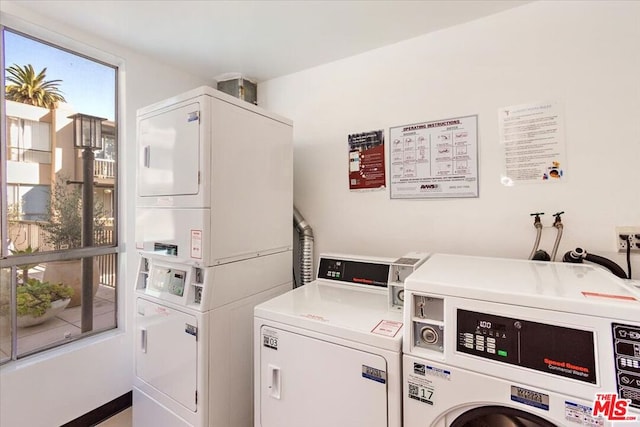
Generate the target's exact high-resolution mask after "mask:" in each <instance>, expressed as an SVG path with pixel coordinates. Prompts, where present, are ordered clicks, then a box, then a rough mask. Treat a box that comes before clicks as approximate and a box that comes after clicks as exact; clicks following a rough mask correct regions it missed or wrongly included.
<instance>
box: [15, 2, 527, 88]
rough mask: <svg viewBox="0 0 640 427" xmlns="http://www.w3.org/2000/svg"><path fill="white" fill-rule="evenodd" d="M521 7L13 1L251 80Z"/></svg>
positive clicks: (191, 65)
mask: <svg viewBox="0 0 640 427" xmlns="http://www.w3.org/2000/svg"><path fill="white" fill-rule="evenodd" d="M528 2H529V1H520V0H428V1H400V0H398V1H382V0H376V1H341V0H328V1H311V0H300V1H155V0H146V1H131V0H130V1H125V0H118V1H107V0H102V1H85V0H73V1H62V0H50V1H34V0H21V1H16V2H15V3H16V4H18V5H19V6H21V7H22V8H26V9H31V10H33V11H34V12H37V13H39V14H41V15H43V16H45V17H48V18H51V19H52V20H55V21H57V22H58V23H61V24H64V25H68V26H72V27H76V28H78V29H80V30H82V31H84V32H87V33H90V34H95V35H96V36H99V37H100V38H103V39H106V40H108V41H110V42H112V43H116V44H119V45H122V46H126V47H128V48H130V49H133V50H136V51H138V52H141V53H143V54H145V55H148V56H151V57H154V58H156V59H158V60H160V61H163V62H167V63H171V64H174V65H177V66H179V67H181V68H183V69H188V70H189V71H190V72H192V73H194V74H196V75H199V76H201V77H203V78H206V79H210V78H218V79H219V77H221V76H222V75H224V74H227V73H240V74H241V75H243V76H244V77H247V78H252V79H254V80H255V81H258V82H260V81H263V80H268V79H271V78H274V77H278V76H282V75H286V74H290V73H293V72H296V71H300V70H303V69H306V68H310V67H314V66H317V65H320V64H324V63H327V62H331V61H335V60H338V59H341V58H345V57H348V56H352V55H355V54H358V53H362V52H365V51H368V50H371V49H375V48H378V47H382V46H385V45H389V44H393V43H396V42H398V41H401V40H406V39H409V38H412V37H416V36H419V35H422V34H425V33H429V32H432V31H436V30H439V29H442V28H446V27H450V26H453V25H457V24H460V23H463V22H468V21H472V20H475V19H478V18H481V17H484V16H487V15H491V14H494V13H498V12H500V11H503V10H506V9H509V8H512V7H516V6H520V5H522V4H525V3H528Z"/></svg>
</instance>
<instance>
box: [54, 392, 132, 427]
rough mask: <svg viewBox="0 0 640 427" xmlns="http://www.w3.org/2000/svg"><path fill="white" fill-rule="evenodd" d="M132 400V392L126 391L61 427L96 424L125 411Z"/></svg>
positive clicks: (85, 426) (80, 426)
mask: <svg viewBox="0 0 640 427" xmlns="http://www.w3.org/2000/svg"><path fill="white" fill-rule="evenodd" d="M131 402H132V392H128V393H125V394H123V395H122V396H120V397H116V398H115V399H113V400H112V401H111V402H107V403H105V404H104V405H102V406H100V407H99V408H96V409H94V410H93V411H91V412H88V413H86V414H84V415H82V416H80V417H78V418H76V419H75V420H73V421H69V422H68V423H66V424H64V425H62V426H61V427H87V426H94V425H96V424H98V423H101V422H102V421H104V420H106V419H107V418H110V417H112V416H114V415H115V414H117V413H118V412H121V411H124V410H125V409H127V408H128V407H130V406H131Z"/></svg>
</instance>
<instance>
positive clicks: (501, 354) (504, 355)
mask: <svg viewBox="0 0 640 427" xmlns="http://www.w3.org/2000/svg"><path fill="white" fill-rule="evenodd" d="M498 356H502V357H507V352H506V350H498Z"/></svg>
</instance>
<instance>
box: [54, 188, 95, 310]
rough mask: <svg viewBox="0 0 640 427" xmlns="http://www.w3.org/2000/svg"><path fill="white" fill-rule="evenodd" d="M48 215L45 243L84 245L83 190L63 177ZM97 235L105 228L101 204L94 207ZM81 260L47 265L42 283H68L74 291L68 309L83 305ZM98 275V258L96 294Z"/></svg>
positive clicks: (60, 246) (66, 246)
mask: <svg viewBox="0 0 640 427" xmlns="http://www.w3.org/2000/svg"><path fill="white" fill-rule="evenodd" d="M47 212H48V215H47V216H46V218H45V221H46V222H45V223H44V224H43V225H42V229H43V231H44V232H45V233H44V242H45V243H46V244H47V245H49V246H50V247H52V249H54V250H59V249H73V248H79V247H81V246H82V220H83V219H82V191H81V189H80V187H79V186H74V185H72V184H69V183H68V181H67V180H66V179H65V178H64V177H58V179H57V180H56V182H55V184H54V186H53V189H52V195H51V201H50V203H49V209H48V210H47ZM93 222H94V223H93V229H94V233H96V234H102V232H103V231H104V228H105V214H104V207H103V206H102V204H100V203H97V204H96V205H95V206H94V215H93ZM80 265H81V261H80V260H78V259H75V260H66V261H54V262H48V263H47V264H46V266H45V271H44V275H43V280H45V281H49V282H53V283H59V282H62V283H65V284H67V285H69V286H71V287H72V288H73V290H74V296H73V298H72V299H71V302H70V303H69V307H75V306H77V305H79V304H80V302H81V295H82V277H81V272H82V270H81V266H80ZM98 281H99V272H98V267H97V259H96V258H94V267H93V294H94V295H95V293H96V291H97V290H98Z"/></svg>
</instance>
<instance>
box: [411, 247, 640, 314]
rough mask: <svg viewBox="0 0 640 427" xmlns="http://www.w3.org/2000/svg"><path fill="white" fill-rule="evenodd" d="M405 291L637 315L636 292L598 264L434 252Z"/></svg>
mask: <svg viewBox="0 0 640 427" xmlns="http://www.w3.org/2000/svg"><path fill="white" fill-rule="evenodd" d="M405 289H406V290H410V291H418V292H421V293H428V294H436V295H446V296H455V297H460V298H468V299H477V300H482V301H491V302H495V303H504V304H512V305H523V306H527V307H537V308H542V309H548V310H556V311H564V312H570V313H581V314H584V315H593V316H601V317H614V318H617V319H621V320H623V319H624V320H634V321H635V320H637V319H638V317H639V316H640V292H639V291H638V290H637V289H635V288H634V287H633V286H631V285H630V284H629V283H627V281H625V280H622V279H619V278H618V277H616V276H614V275H613V274H611V273H610V272H608V271H606V270H604V269H603V268H600V267H598V266H592V265H586V264H570V263H556V262H544V261H529V260H518V259H502V258H485V257H475V256H464V255H447V254H435V255H432V256H431V258H429V259H428V260H427V261H426V262H425V263H424V264H422V266H420V267H419V268H418V269H417V270H416V272H414V273H413V274H412V275H410V276H409V277H408V278H407V280H406V282H405Z"/></svg>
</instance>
